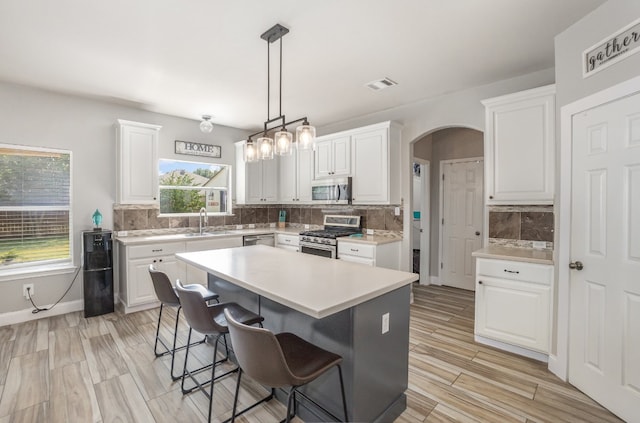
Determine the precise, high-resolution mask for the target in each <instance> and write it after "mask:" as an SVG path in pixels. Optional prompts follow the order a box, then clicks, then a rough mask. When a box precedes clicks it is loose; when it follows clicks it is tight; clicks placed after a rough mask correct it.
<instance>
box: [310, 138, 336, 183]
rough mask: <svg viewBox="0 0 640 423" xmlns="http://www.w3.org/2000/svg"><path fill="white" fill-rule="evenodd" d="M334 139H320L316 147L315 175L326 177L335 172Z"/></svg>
mask: <svg viewBox="0 0 640 423" xmlns="http://www.w3.org/2000/svg"><path fill="white" fill-rule="evenodd" d="M332 155H333V148H332V140H326V141H319V142H317V143H316V147H315V154H314V156H315V177H316V178H325V177H328V176H331V172H333V158H332Z"/></svg>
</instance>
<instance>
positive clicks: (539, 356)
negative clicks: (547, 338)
mask: <svg viewBox="0 0 640 423" xmlns="http://www.w3.org/2000/svg"><path fill="white" fill-rule="evenodd" d="M473 338H474V340H475V341H476V342H479V343H481V344H485V345H490V346H492V347H495V348H500V349H501V350H505V351H509V352H512V353H514V354H518V355H523V356H525V357H529V358H533V359H534V360H538V361H542V362H544V363H547V362H549V356H548V355H547V354H544V353H541V352H538V351H533V350H529V349H527V348H522V347H518V346H516V345H511V344H507V343H504V342H500V341H496V340H494V339H490V338H485V337H484V336H479V335H474V336H473Z"/></svg>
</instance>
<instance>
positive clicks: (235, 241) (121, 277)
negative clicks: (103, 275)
mask: <svg viewBox="0 0 640 423" xmlns="http://www.w3.org/2000/svg"><path fill="white" fill-rule="evenodd" d="M241 246H242V236H233V237H226V238H216V239H198V240H190V241H186V242H185V241H177V242H164V243H158V244H144V245H124V246H123V245H122V244H119V245H118V288H119V297H120V302H121V303H122V304H123V306H124V312H125V313H131V312H135V311H139V310H145V309H148V308H153V307H156V306H157V305H158V304H159V303H158V298H157V297H156V292H155V290H154V288H153V282H152V281H151V276H150V275H149V265H150V264H153V265H154V266H155V267H156V269H158V270H161V271H163V272H165V273H166V274H167V276H169V279H170V280H171V283H173V284H175V282H176V280H177V279H179V280H180V282H182V283H185V284H186V283H200V284H202V285H205V286H206V284H207V273H206V272H205V271H203V270H200V269H197V268H195V267H193V266H189V265H187V264H186V263H185V262H183V261H181V260H178V259H177V258H176V256H175V254H176V253H184V252H187V251H189V252H191V251H203V250H215V249H219V248H229V247H241Z"/></svg>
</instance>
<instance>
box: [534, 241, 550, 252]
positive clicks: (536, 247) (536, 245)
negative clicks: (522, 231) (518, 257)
mask: <svg viewBox="0 0 640 423" xmlns="http://www.w3.org/2000/svg"><path fill="white" fill-rule="evenodd" d="M545 248H547V243H546V242H545V241H533V249H534V250H544V249H545Z"/></svg>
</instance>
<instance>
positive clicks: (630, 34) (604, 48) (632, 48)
mask: <svg viewBox="0 0 640 423" xmlns="http://www.w3.org/2000/svg"><path fill="white" fill-rule="evenodd" d="M638 51H640V19H637V20H635V21H634V22H632V23H631V24H629V25H627V26H626V27H624V28H622V29H621V30H619V31H618V32H616V33H615V34H613V35H612V36H609V37H607V38H605V39H604V40H602V41H600V42H599V43H597V44H595V45H593V46H591V47H590V48H588V49H586V50H585V51H584V53H583V57H582V60H583V69H582V76H583V78H586V77H587V76H591V75H593V74H594V73H596V72H599V71H601V70H602V69H605V68H607V67H608V66H611V65H613V64H614V63H616V62H619V61H620V60H622V59H625V58H627V57H629V56H631V55H632V54H634V53H637V52H638Z"/></svg>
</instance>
